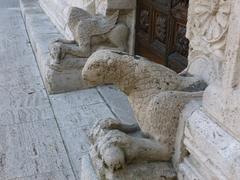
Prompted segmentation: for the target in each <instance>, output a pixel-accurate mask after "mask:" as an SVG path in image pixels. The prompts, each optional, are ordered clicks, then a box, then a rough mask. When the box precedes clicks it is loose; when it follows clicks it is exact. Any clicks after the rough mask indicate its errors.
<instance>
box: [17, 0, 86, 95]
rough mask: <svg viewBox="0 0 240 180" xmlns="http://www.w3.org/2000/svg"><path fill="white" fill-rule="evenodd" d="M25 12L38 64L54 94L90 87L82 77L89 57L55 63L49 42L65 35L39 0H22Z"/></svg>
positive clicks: (45, 82) (22, 9) (25, 19)
mask: <svg viewBox="0 0 240 180" xmlns="http://www.w3.org/2000/svg"><path fill="white" fill-rule="evenodd" d="M20 5H21V11H22V14H23V18H24V21H25V25H26V29H27V31H28V35H29V38H30V41H31V44H32V47H33V51H34V53H35V56H36V59H37V63H38V66H39V69H40V72H41V75H42V78H43V81H44V84H45V86H46V88H47V90H48V92H49V93H50V94H54V93H62V92H67V91H73V90H79V89H85V88H89V87H90V86H89V85H88V84H87V83H86V82H84V80H83V79H82V75H81V74H82V68H83V67H84V65H85V62H86V60H87V59H86V58H71V57H67V59H64V63H62V64H60V65H54V60H53V59H52V57H51V56H50V55H49V50H48V46H49V43H50V42H52V41H53V40H55V39H57V38H63V36H62V35H61V34H60V33H59V32H58V30H57V29H56V28H55V26H54V25H53V24H52V22H51V21H50V19H49V18H48V16H47V15H46V14H45V13H44V11H43V10H42V9H41V7H40V6H39V3H38V1H36V0H21V1H20Z"/></svg>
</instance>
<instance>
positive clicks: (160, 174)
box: [81, 154, 176, 180]
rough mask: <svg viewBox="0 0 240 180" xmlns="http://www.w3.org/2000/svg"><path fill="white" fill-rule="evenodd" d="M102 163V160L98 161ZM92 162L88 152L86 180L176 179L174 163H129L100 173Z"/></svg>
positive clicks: (85, 158)
mask: <svg viewBox="0 0 240 180" xmlns="http://www.w3.org/2000/svg"><path fill="white" fill-rule="evenodd" d="M96 163H97V164H101V161H100V160H99V162H96ZM94 164H95V163H93V162H92V160H91V158H90V156H89V155H88V154H87V155H85V156H84V157H83V160H82V167H81V170H82V172H83V173H82V177H81V178H82V179H84V180H85V179H86V180H97V179H100V180H105V179H107V180H126V179H129V180H130V179H137V180H146V179H159V180H176V173H175V171H174V169H173V167H172V165H171V164H170V163H168V162H154V163H141V164H133V165H129V166H128V167H127V168H124V169H122V170H118V171H115V172H111V171H107V172H105V175H103V174H99V173H100V172H96V171H95V170H94V169H95V167H96V164H95V165H94Z"/></svg>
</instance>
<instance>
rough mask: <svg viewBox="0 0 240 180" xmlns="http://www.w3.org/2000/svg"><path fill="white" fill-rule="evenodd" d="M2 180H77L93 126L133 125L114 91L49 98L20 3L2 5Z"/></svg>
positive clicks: (6, 0)
mask: <svg viewBox="0 0 240 180" xmlns="http://www.w3.org/2000/svg"><path fill="white" fill-rule="evenodd" d="M0 24H1V26H0V180H46V179H49V180H78V179H80V175H81V157H82V156H83V155H84V154H86V153H87V151H88V148H89V142H88V138H87V133H88V131H89V128H90V127H91V126H92V124H93V123H94V122H95V121H97V120H99V119H103V118H107V117H114V118H119V119H122V120H124V121H126V122H131V121H132V119H133V115H132V111H131V109H130V107H129V104H128V102H127V99H126V97H125V96H124V95H123V94H121V93H120V92H119V91H118V90H117V89H116V88H115V87H112V86H105V87H98V88H92V89H88V90H82V91H76V92H70V93H64V94H58V95H51V96H49V95H48V94H47V93H46V90H45V87H44V85H43V82H42V78H41V76H40V73H39V69H38V66H37V64H36V60H35V56H34V54H33V51H32V47H31V44H30V41H29V37H28V34H27V32H26V29H25V26H24V22H23V19H22V16H21V12H20V9H19V3H18V0H0Z"/></svg>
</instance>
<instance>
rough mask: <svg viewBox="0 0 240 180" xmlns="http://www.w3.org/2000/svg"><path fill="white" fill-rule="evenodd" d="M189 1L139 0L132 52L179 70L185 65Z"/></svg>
mask: <svg viewBox="0 0 240 180" xmlns="http://www.w3.org/2000/svg"><path fill="white" fill-rule="evenodd" d="M187 9H188V0H138V5H137V24H136V49H135V53H136V54H139V55H141V56H145V57H147V58H148V59H150V60H152V61H154V62H157V63H160V64H163V65H166V66H168V67H170V68H171V69H173V70H175V71H177V72H180V71H182V70H183V69H184V68H185V67H186V66H187V55H188V40H187V39H186V38H185V34H186V23H187Z"/></svg>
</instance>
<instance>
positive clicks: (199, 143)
mask: <svg viewBox="0 0 240 180" xmlns="http://www.w3.org/2000/svg"><path fill="white" fill-rule="evenodd" d="M215 122H216V121H215V120H213V119H212V117H211V116H209V115H208V114H207V113H206V112H204V111H202V110H196V111H195V112H193V113H192V115H191V117H189V118H188V119H187V121H186V128H185V139H184V144H185V146H186V148H187V150H188V151H189V152H190V154H191V156H192V157H194V159H196V162H197V163H198V164H199V165H198V166H197V167H196V169H198V171H200V170H201V169H203V168H204V169H205V170H204V171H202V172H205V173H207V174H211V176H212V177H211V178H207V177H208V176H206V174H205V175H204V173H200V174H201V175H203V176H204V178H205V179H213V177H214V178H216V179H231V180H237V179H239V177H240V142H239V141H237V140H236V139H235V138H234V137H232V136H231V135H230V134H228V133H227V132H226V131H224V130H223V129H222V128H221V127H220V126H219V125H218V124H217V123H215ZM185 164H186V163H185ZM190 164H193V163H190ZM183 165H184V164H183ZM201 167H202V168H201Z"/></svg>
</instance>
